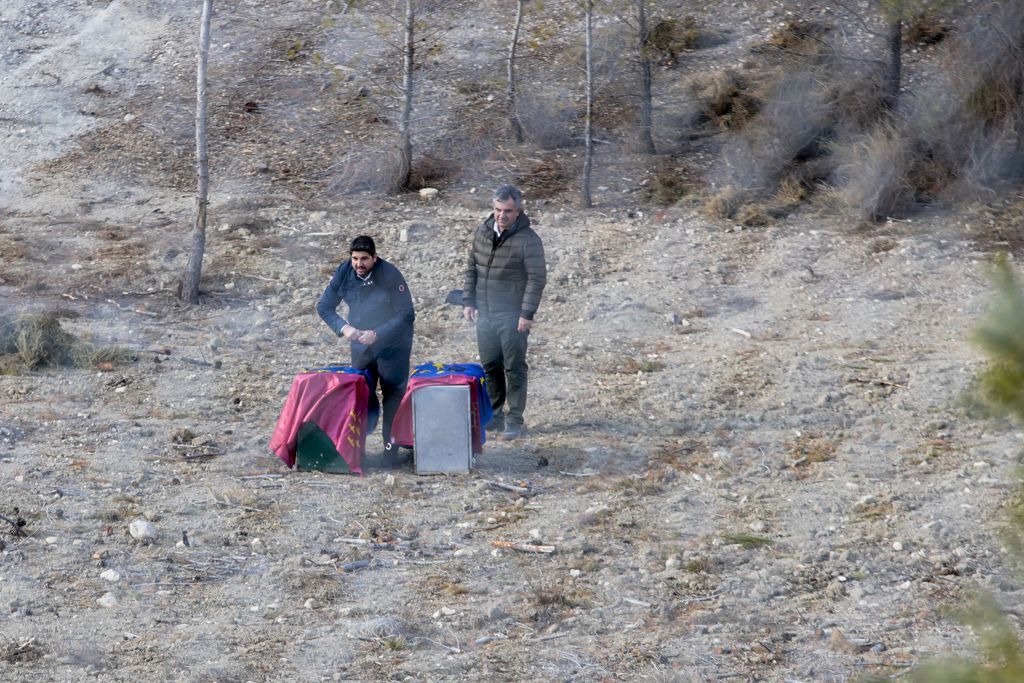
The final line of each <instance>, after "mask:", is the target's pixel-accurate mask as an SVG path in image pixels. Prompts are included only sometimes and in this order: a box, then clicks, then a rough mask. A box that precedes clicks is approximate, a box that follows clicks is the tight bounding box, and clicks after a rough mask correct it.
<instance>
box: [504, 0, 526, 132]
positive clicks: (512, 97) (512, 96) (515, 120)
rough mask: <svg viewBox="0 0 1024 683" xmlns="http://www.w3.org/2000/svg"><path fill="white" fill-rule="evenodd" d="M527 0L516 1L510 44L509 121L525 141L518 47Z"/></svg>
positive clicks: (512, 129)
mask: <svg viewBox="0 0 1024 683" xmlns="http://www.w3.org/2000/svg"><path fill="white" fill-rule="evenodd" d="M524 4H525V0H517V2H516V23H515V26H514V27H513V29H512V41H511V42H510V43H509V45H508V123H509V129H510V130H511V131H512V137H513V138H514V139H515V141H516V142H522V141H523V126H522V124H521V123H520V122H519V113H518V112H517V111H516V48H517V47H519V28H520V27H521V26H522V24H523V5H524Z"/></svg>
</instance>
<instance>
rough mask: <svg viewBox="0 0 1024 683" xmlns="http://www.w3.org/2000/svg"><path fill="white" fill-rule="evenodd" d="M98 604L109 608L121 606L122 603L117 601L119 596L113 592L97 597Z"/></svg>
mask: <svg viewBox="0 0 1024 683" xmlns="http://www.w3.org/2000/svg"><path fill="white" fill-rule="evenodd" d="M96 604H97V605H99V606H100V607H108V608H114V607H119V606H120V605H121V603H120V602H118V601H117V597H116V596H115V595H114V594H113V593H104V594H103V595H101V596H100V597H98V598H96Z"/></svg>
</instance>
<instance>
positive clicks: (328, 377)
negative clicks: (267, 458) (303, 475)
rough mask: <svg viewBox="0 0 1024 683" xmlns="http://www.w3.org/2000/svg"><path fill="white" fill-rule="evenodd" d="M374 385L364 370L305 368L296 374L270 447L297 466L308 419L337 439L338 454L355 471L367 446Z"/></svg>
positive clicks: (290, 463)
mask: <svg viewBox="0 0 1024 683" xmlns="http://www.w3.org/2000/svg"><path fill="white" fill-rule="evenodd" d="M369 397H370V389H369V387H368V386H367V385H366V380H365V379H364V378H363V375H361V374H346V373H340V372H303V373H301V374H299V375H296V376H295V379H294V380H293V381H292V388H291V390H290V391H289V392H288V398H286V399H285V402H284V407H283V408H282V409H281V416H280V417H278V418H277V426H276V427H274V435H273V436H272V437H271V439H270V450H272V451H274V453H276V454H277V457H279V458H281V460H283V461H284V462H285V464H286V465H288V467H295V446H296V442H297V434H298V432H299V428H300V427H301V426H302V425H304V424H306V423H307V422H314V423H315V424H316V426H318V427H319V428H320V429H322V430H323V432H324V433H325V434H326V435H327V436H328V438H330V439H331V441H332V442H334V447H335V448H336V449H337V450H338V455H340V456H341V457H342V458H344V460H345V462H347V463H348V467H349V469H350V470H352V472H353V473H355V474H359V475H362V473H363V470H362V468H361V467H360V465H361V463H362V459H363V452H364V449H365V447H366V404H367V402H368V401H369Z"/></svg>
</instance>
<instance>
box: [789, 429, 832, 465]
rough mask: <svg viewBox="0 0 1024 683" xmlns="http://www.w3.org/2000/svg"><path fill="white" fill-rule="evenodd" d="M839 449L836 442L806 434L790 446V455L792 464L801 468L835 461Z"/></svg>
mask: <svg viewBox="0 0 1024 683" xmlns="http://www.w3.org/2000/svg"><path fill="white" fill-rule="evenodd" d="M838 449H839V447H838V445H837V444H836V443H835V442H834V441H830V440H828V439H826V438H824V437H820V436H812V435H809V434H804V435H802V436H800V437H799V438H797V439H796V440H795V441H794V442H793V443H791V444H790V445H789V455H790V460H791V462H792V464H793V465H794V466H796V467H799V466H801V465H810V464H812V463H816V462H828V461H829V460H833V459H834V458H835V457H836V451H837V450H838Z"/></svg>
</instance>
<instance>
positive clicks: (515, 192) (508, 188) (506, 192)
mask: <svg viewBox="0 0 1024 683" xmlns="http://www.w3.org/2000/svg"><path fill="white" fill-rule="evenodd" d="M491 199H492V200H496V201H499V202H507V201H508V200H510V199H511V200H512V201H514V202H515V203H516V208H517V209H521V208H523V193H522V192H520V191H519V188H517V187H515V186H513V185H502V186H501V187H499V188H498V189H497V190H495V191H494V194H493V195H491Z"/></svg>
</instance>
